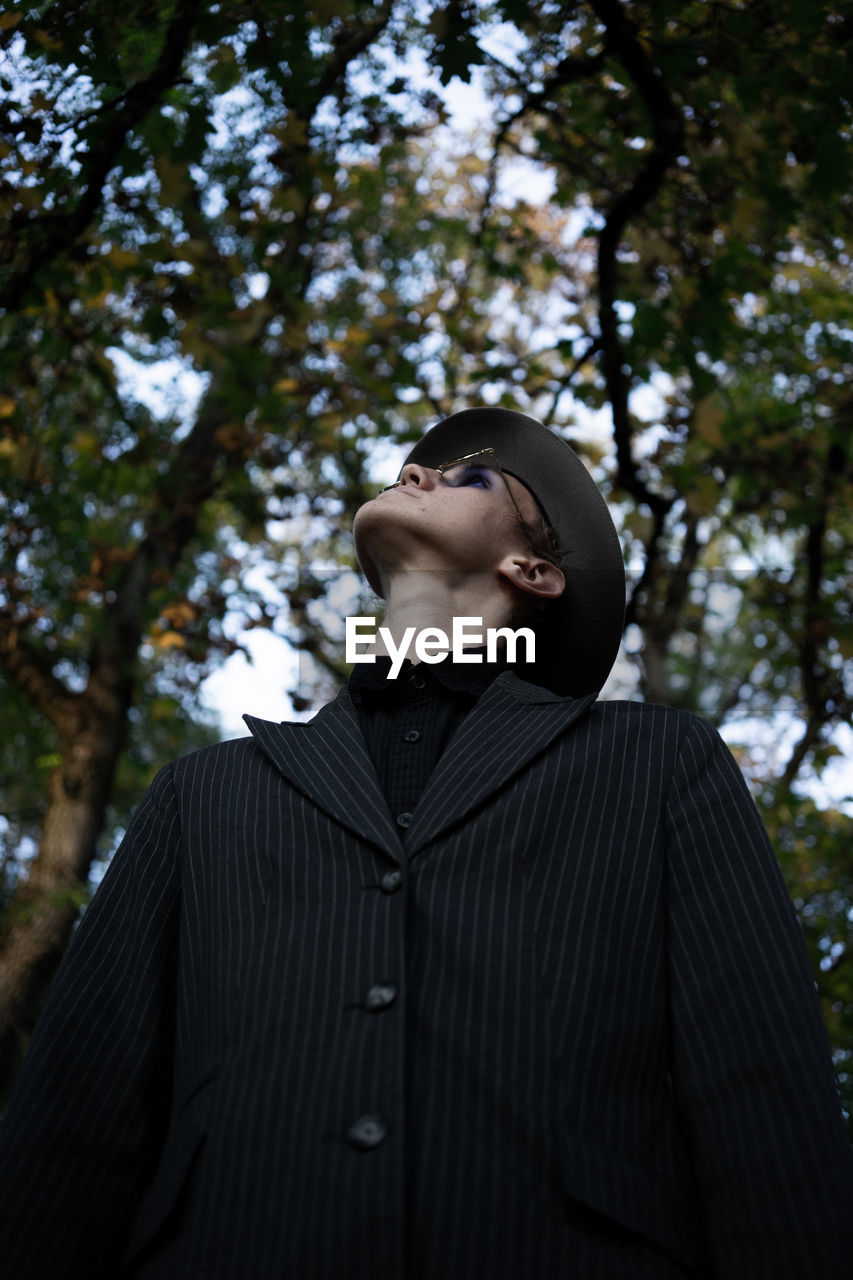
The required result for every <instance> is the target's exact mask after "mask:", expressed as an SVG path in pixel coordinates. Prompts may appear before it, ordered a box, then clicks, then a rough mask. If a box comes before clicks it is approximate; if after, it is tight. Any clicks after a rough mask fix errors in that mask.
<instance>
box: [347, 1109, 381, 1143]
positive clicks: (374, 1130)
mask: <svg viewBox="0 0 853 1280" xmlns="http://www.w3.org/2000/svg"><path fill="white" fill-rule="evenodd" d="M387 1134H388V1126H387V1125H386V1123H385V1121H384V1120H383V1119H382V1117H381V1116H360V1117H359V1118H358V1120H356V1121H355V1123H354V1124H351V1125H350V1127H349V1129H347V1138H348V1140H349V1143H350V1145H351V1146H353V1147H355V1148H356V1150H357V1151H370V1149H371V1148H372V1147H378V1146H379V1145H380V1143H382V1142H384V1141H385V1138H386V1136H387Z"/></svg>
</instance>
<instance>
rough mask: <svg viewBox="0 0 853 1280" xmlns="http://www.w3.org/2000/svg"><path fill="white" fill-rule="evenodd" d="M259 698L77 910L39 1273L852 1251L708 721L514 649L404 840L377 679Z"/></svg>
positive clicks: (28, 1265)
mask: <svg viewBox="0 0 853 1280" xmlns="http://www.w3.org/2000/svg"><path fill="white" fill-rule="evenodd" d="M250 728H251V731H252V735H253V736H252V738H247V739H241V740H239V741H235V742H229V743H225V744H223V745H221V746H218V747H213V748H210V749H208V750H205V751H202V752H198V753H195V754H193V755H191V756H188V757H186V758H184V759H183V760H180V761H178V762H177V763H176V764H174V765H172V766H169V767H168V768H166V769H164V770H163V771H162V772H161V773H160V774H159V775H158V778H157V780H156V782H155V783H154V785H153V787H152V788H151V791H150V792H149V794H148V796H147V797H146V799H145V801H144V802H143V803H142V805H141V806H140V807H139V809H138V810H137V812H136V814H135V815H134V818H133V821H132V824H131V826H130V829H129V831H128V834H127V837H126V839H125V841H124V843H123V845H122V848H121V849H120V851H119V853H118V854H117V855H116V858H115V860H114V862H113V864H112V866H111V867H110V870H109V872H108V873H107V876H106V877H105V879H104V882H103V884H102V886H101V888H100V889H99V891H98V893H97V895H96V897H95V899H94V901H93V903H92V905H91V907H90V908H89V910H88V911H87V913H86V916H85V919H84V921H83V923H82V925H81V927H80V929H79V930H78V933H77V935H76V937H75V940H74V942H73V944H72V947H71V949H70V952H69V954H68V956H67V957H66V961H65V963H64V965H63V968H62V970H61V973H60V976H59V978H58V979H57V981H56V983H55V985H54V988H53V991H52V994H51V997H50V1000H49V1002H48V1006H47V1008H46V1010H45V1013H44V1015H43V1018H42V1020H41V1023H40V1025H39V1029H38V1031H37V1033H36V1037H35V1039H34V1043H33V1046H32V1049H31V1052H30V1056H29V1058H28V1060H27V1064H26V1066H25V1069H24V1073H23V1077H22V1080H21V1083H20V1085H19V1089H18V1091H17V1094H16V1098H15V1101H14V1102H13V1104H12V1107H11V1108H10V1112H9V1115H8V1119H7V1122H6V1125H5V1128H4V1140H3V1143H2V1159H0V1169H2V1173H0V1212H2V1214H3V1221H4V1226H3V1228H2V1230H0V1271H2V1274H3V1275H4V1276H8V1277H10V1280H12V1278H14V1280H47V1278H48V1277H49V1278H50V1280H58V1278H60V1277H66V1276H77V1275H87V1276H91V1277H113V1276H118V1275H122V1276H124V1275H127V1276H133V1277H136V1278H137V1280H141V1278H145V1280H154V1278H156V1280H166V1278H167V1277H175V1278H176V1280H177V1278H178V1277H180V1278H181V1280H203V1278H209V1280H246V1278H249V1280H267V1278H270V1280H272V1278H273V1277H276V1278H279V1277H281V1278H287V1280H291V1278H292V1280H313V1278H316V1280H341V1278H343V1280H368V1278H369V1280H377V1278H384V1277H387V1278H388V1280H404V1278H409V1277H412V1278H417V1280H422V1278H423V1280H463V1278H464V1280H469V1278H470V1277H480V1276H483V1277H500V1278H503V1277H507V1278H509V1277H512V1278H520V1280H527V1278H528V1277H529V1278H530V1280H557V1278H558V1277H567V1278H568V1277H580V1278H581V1280H605V1277H606V1278H607V1280H620V1278H623V1277H624V1280H643V1278H644V1277H650V1278H651V1277H655V1278H656V1280H666V1278H669V1277H685V1276H713V1277H715V1278H718V1280H762V1278H766V1280H770V1278H771V1277H772V1278H773V1280H780V1278H787V1277H789V1278H790V1280H812V1278H813V1280H818V1278H820V1280H825V1277H828V1276H831V1275H832V1276H840V1275H842V1274H844V1273H845V1268H846V1267H847V1266H848V1265H849V1261H850V1258H851V1256H853V1173H852V1172H851V1159H850V1146H849V1144H848V1141H847V1138H846V1135H845V1131H844V1128H843V1125H842V1122H841V1118H840V1108H839V1104H838V1098H837V1093H836V1090H835V1086H834V1081H833V1076H832V1071H831V1067H830V1063H829V1058H828V1052H827V1047H826V1037H825V1033H824V1029H823V1026H822V1023H821V1019H820V1014H819V1010H818V1007H817V1003H816V999H815V994H814V988H813V982H812V979H811V976H810V972H809V968H808V964H807V961H806V958H805V954H804V948H803V944H802V940H801V936H800V932H799V928H798V925H797V923H796V920H795V916H794V912H793V909H792V906H791V903H790V901H789V899H788V897H787V894H786V892H785V889H784V887H783V884H782V881H781V878H780V874H779V871H778V868H777V865H776V862H775V860H774V857H773V854H772V852H771V851H770V849H769V846H768V843H767V839H766V836H765V833H764V831H763V828H762V826H761V823H760V820H759V818H758V815H757V813H756V810H755V808H754V806H753V804H752V802H751V800H750V799H749V797H748V794H747V792H746V789H745V786H744V784H743V781H742V779H741V776H740V774H739V772H738V769H737V767H736V765H735V764H734V762H733V760H732V758H731V756H730V755H729V753H728V751H727V750H726V748H725V747H724V746H723V744H722V743H721V741H720V739H719V737H718V735H717V734H716V732H715V731H714V730H713V729H712V728H711V727H710V726H709V725H707V724H706V723H705V722H703V721H701V720H698V719H696V718H694V717H691V716H689V715H686V714H682V713H678V712H674V711H672V710H668V709H665V708H661V707H653V706H644V705H640V704H636V703H618V702H613V703H606V702H605V703H594V702H593V701H592V699H586V700H572V699H564V698H558V697H557V696H555V695H553V694H551V693H548V692H547V691H545V690H543V689H539V688H536V687H534V686H532V685H529V684H525V683H523V682H521V681H519V680H518V679H516V677H515V676H514V675H512V674H510V673H506V674H504V675H503V676H501V677H500V678H499V679H498V680H497V681H495V683H494V684H493V685H492V686H491V688H490V689H489V691H488V692H487V693H486V694H485V695H484V696H483V697H482V698H481V700H480V702H479V703H478V704H477V706H476V708H475V709H474V710H473V711H472V712H471V714H470V715H469V716H468V718H467V719H466V721H465V722H464V724H463V726H462V728H461V729H460V731H459V732H458V734H457V735H456V736H455V738H454V739H453V740H452V742H451V744H450V746H449V747H448V749H447V751H446V752H445V754H444V756H443V757H442V759H441V761H440V763H439V765H438V766H437V768H436V770H435V772H434V774H433V776H432V778H431V779H430V782H429V784H428V787H427V790H426V792H425V793H424V796H423V799H422V801H421V803H420V804H419V806H418V808H417V810H416V812H415V814H414V820H413V821H412V823H411V826H410V827H409V828H408V831H407V832H406V833H405V844H404V843H403V840H402V837H403V834H404V833H403V832H402V831H401V830H400V829H399V827H397V826H396V825H395V824H394V822H393V821H392V819H391V816H390V815H389V812H388V808H387V805H386V803H385V800H384V797H383V796H382V794H381V792H380V790H379V787H378V784H377V781H376V778H375V774H374V772H373V767H372V765H371V763H370V760H369V757H368V755H367V753H366V750H365V747H364V743H363V740H362V738H361V732H360V729H359V726H358V720H357V717H356V714H355V712H354V709H353V707H352V705H351V703H350V701H349V697H348V694H347V693H346V691H344V692H343V693H342V694H341V696H340V697H339V698H338V699H337V700H336V701H335V702H334V703H332V704H330V705H329V706H328V707H326V708H324V710H323V711H322V712H321V713H320V715H319V716H318V717H316V718H315V720H313V721H312V722H311V723H310V724H309V725H289V724H285V725H276V724H270V723H266V722H263V721H254V720H252V721H250ZM407 1045H408V1046H409V1048H408V1052H407ZM412 1046H414V1048H412ZM4 1260H5V1261H4ZM4 1268H5V1269H4Z"/></svg>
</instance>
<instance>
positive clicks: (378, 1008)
mask: <svg viewBox="0 0 853 1280" xmlns="http://www.w3.org/2000/svg"><path fill="white" fill-rule="evenodd" d="M396 999H397V988H396V987H395V986H394V984H393V982H377V983H375V984H374V985H373V986H372V987H371V988H370V989H369V990H368V992H367V995H366V996H365V997H364V1007H365V1009H367V1010H368V1012H370V1013H381V1012H382V1010H383V1009H387V1008H388V1007H389V1006H390V1005H392V1004H393V1003H394V1001H395V1000H396Z"/></svg>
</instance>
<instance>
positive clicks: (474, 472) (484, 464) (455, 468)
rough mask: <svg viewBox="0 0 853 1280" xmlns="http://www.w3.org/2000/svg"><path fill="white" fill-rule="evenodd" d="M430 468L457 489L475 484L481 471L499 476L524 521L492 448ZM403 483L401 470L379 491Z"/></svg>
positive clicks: (522, 521)
mask: <svg viewBox="0 0 853 1280" xmlns="http://www.w3.org/2000/svg"><path fill="white" fill-rule="evenodd" d="M415 465H418V466H420V465H425V464H420V463H417V464H415ZM430 470H431V471H437V472H438V474H439V475H440V476H441V478H442V480H444V482H445V484H449V485H451V487H452V488H454V489H459V488H462V487H463V486H465V485H469V484H475V483H476V481H477V478H478V475H481V474H482V472H483V471H486V472H488V473H489V474H491V475H497V476H500V478H501V480H502V481H503V486H504V488H505V489H506V491H507V493H508V494H509V500H510V502H511V503H512V505H513V507H514V508H515V514H516V515H517V516H518V518H519V520H520V521H521V523H522V524H524V523H525V521H524V517H523V516H522V514H521V512H520V511H519V509H518V503H517V502H516V500H515V498H514V497H513V493H512V489H510V487H509V482H508V481H507V478H506V476H505V475H504V473H503V471H502V470H501V464H500V463H499V462H498V458H497V454H496V453H495V451H494V449H478V450H477V452H476V453H466V454H465V455H464V456H463V457H461V458H454V459H453V460H452V461H451V462H442V463H440V465H439V466H437V467H431V468H430ZM403 483H405V482H404V480H403V472H402V471H401V472H400V475H399V476H398V477H397V479H396V480H395V481H394V483H393V484H386V485H385V488H384V489H381V490H380V492H381V493H385V492H387V490H389V489H396V488H397V487H398V485H401V484H403Z"/></svg>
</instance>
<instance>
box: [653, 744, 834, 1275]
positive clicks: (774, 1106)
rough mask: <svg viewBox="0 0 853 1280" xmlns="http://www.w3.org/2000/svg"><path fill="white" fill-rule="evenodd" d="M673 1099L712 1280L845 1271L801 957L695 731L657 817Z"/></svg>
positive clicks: (717, 760) (732, 794)
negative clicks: (664, 863)
mask: <svg viewBox="0 0 853 1280" xmlns="http://www.w3.org/2000/svg"><path fill="white" fill-rule="evenodd" d="M667 822H668V852H669V862H668V868H669V870H668V877H669V879H668V897H669V931H670V933H669V937H670V957H671V969H670V982H671V999H672V1006H671V1007H672V1030H671V1034H672V1046H671V1053H672V1076H673V1088H674V1091H675V1096H676V1100H677V1103H678V1105H679V1109H680V1111H681V1115H682V1121H683V1125H684V1129H685V1132H686V1135H687V1139H688V1143H689V1145H690V1148H691V1154H692V1159H693V1163H694V1168H695V1173H696V1180H697V1184H698V1188H699V1193H700V1198H701V1204H702V1211H703V1214H704V1219H705V1228H706V1232H707V1241H708V1247H709V1249H710V1254H711V1261H710V1266H711V1270H710V1274H711V1275H712V1276H713V1277H715V1280H771V1277H772V1280H783V1278H790V1280H825V1278H826V1277H827V1276H831V1275H843V1274H845V1273H846V1269H847V1267H848V1266H849V1265H850V1258H851V1257H853V1162H851V1147H850V1142H849V1139H848V1137H847V1134H846V1131H845V1128H844V1124H843V1118H842V1112H841V1104H840V1100H839V1096H838V1090H837V1087H836V1083H835V1079H834V1074H833V1070H832V1064H831V1059H830V1055H829V1049H828V1045H827V1037H826V1031H825V1028H824V1025H823V1020H822V1017H821V1013H820V1007H819V1004H818V1000H817V995H816V992H815V985H814V980H813V977H812V974H811V970H810V966H809V961H808V957H807V953H806V948H805V943H804V940H803V937H802V932H801V929H800V926H799V922H798V920H797V918H796V914H795V912H794V908H793V905H792V903H791V900H790V898H789V896H788V893H787V890H786V888H785V885H784V881H783V880H782V875H781V872H780V870H779V866H778V864H777V862H776V859H775V856H774V854H773V851H772V849H771V847H770V843H769V841H768V838H767V834H766V832H765V830H764V826H763V824H762V822H761V819H760V817H759V814H758V811H757V809H756V807H755V805H754V803H753V801H752V799H751V797H750V795H749V792H748V791H747V788H746V784H745V783H744V780H743V777H742V776H741V773H740V770H739V769H738V767H737V765H736V763H735V761H734V760H733V758H732V756H731V754H730V752H729V751H728V749H727V747H726V746H725V744H724V743H723V742H722V740H721V738H720V737H719V735H718V734H717V732H716V730H715V729H713V728H712V727H711V726H710V725H709V724H707V723H705V722H704V721H702V720H698V719H693V720H692V722H691V726H690V728H689V729H688V731H687V733H686V735H685V738H684V740H683V743H682V747H681V751H680V753H679V760H678V764H677V767H676V770H675V773H674V775H673V778H672V781H671V785H670V790H669V798H668V804H667Z"/></svg>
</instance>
